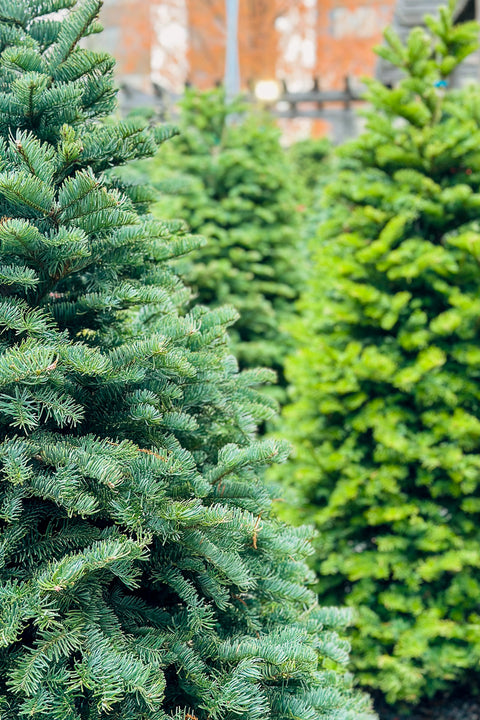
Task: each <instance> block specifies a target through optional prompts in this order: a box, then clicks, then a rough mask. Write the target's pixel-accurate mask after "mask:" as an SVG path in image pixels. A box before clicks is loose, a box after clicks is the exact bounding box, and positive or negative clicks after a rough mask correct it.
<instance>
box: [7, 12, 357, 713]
mask: <svg viewBox="0 0 480 720" xmlns="http://www.w3.org/2000/svg"><path fill="white" fill-rule="evenodd" d="M99 7H100V2H98V0H83V1H82V2H78V3H77V2H76V1H75V0H0V51H1V54H0V78H1V87H0V136H1V140H0V217H1V221H0V243H1V246H0V247H1V250H0V253H1V262H0V278H1V285H0V326H1V342H0V428H1V443H0V717H1V718H2V720H18V718H20V717H30V718H33V720H101V719H103V718H105V719H107V718H111V719H112V720H167V719H170V720H173V719H175V720H186V719H187V718H189V719H190V720H192V719H193V718H197V719H198V720H207V718H208V719H209V720H220V719H222V720H239V718H242V719H244V720H264V719H265V718H271V719H272V720H273V719H275V720H287V718H288V719H291V718H293V717H295V718H302V720H311V719H312V720H313V719H317V720H320V719H323V718H330V719H331V720H334V719H336V718H361V717H369V713H368V707H367V706H366V705H365V702H364V701H363V700H362V699H361V698H357V697H356V696H355V695H352V694H350V692H349V690H348V689H346V687H345V683H344V680H343V679H342V675H341V674H339V673H338V672H337V671H336V670H335V669H334V668H335V667H336V663H337V662H340V663H342V662H344V661H345V660H346V658H347V652H348V647H347V645H346V643H345V641H342V640H341V639H339V637H338V635H337V633H336V630H335V629H336V628H341V627H342V626H343V625H344V624H345V622H346V620H347V616H348V612H341V611H339V610H336V609H331V608H330V609H321V608H319V607H318V606H317V605H316V604H315V602H314V596H313V594H312V591H311V590H310V589H308V584H309V583H311V580H312V578H311V576H310V575H309V572H308V571H307V570H306V566H305V564H304V562H303V558H304V556H305V555H307V554H308V553H309V552H310V546H309V543H308V532H307V531H306V530H298V531H297V530H293V529H290V528H288V527H285V526H281V525H280V524H279V523H277V522H276V521H275V520H274V519H273V518H272V516H271V512H270V506H271V500H270V497H269V494H268V492H267V489H266V487H265V486H264V484H263V483H262V480H261V478H260V475H259V473H260V472H261V469H262V467H263V466H264V465H266V464H268V463H269V462H271V461H272V460H273V459H274V458H281V457H282V455H284V454H285V448H284V447H283V446H282V445H281V444H276V443H273V442H262V443H259V442H256V441H255V426H256V423H257V422H258V421H261V420H263V419H264V418H265V417H267V416H268V415H269V413H270V410H269V406H268V403H267V402H266V401H265V400H263V399H262V396H261V395H260V394H259V393H258V392H257V391H256V390H255V386H256V385H257V384H258V383H259V382H262V380H263V379H264V377H265V373H263V372H255V371H249V372H245V373H240V374H239V373H238V371H237V367H236V362H235V360H234V358H233V357H231V356H230V355H229V354H228V350H227V346H226V327H227V326H228V325H229V324H230V323H231V322H232V321H233V320H234V318H235V317H236V316H235V313H234V311H233V310H231V309H228V308H224V309H217V310H205V309H200V308H196V307H194V308H193V309H191V310H190V312H185V311H184V303H185V302H186V300H187V299H188V296H189V295H188V291H186V290H185V288H184V286H183V285H182V283H181V281H180V280H179V279H178V277H176V276H175V275H174V274H173V273H172V271H171V269H170V267H169V265H168V262H167V261H168V259H169V258H174V257H178V256H179V255H180V254H181V253H184V252H186V251H187V250H189V249H191V248H192V247H194V246H195V240H194V239H193V238H191V237H189V236H187V235H181V234H174V233H173V230H174V228H173V227H172V226H169V225H168V224H165V223H162V222H159V221H157V220H155V219H154V218H153V217H152V216H151V215H149V214H148V212H147V208H148V203H149V202H150V200H151V199H152V192H151V190H150V189H148V188H146V187H142V186H135V185H129V184H127V183H125V182H124V181H122V180H121V179H119V177H118V176H117V175H116V174H115V168H116V167H118V166H120V165H122V164H123V163H125V162H126V161H127V160H129V159H131V158H137V157H144V156H148V155H151V154H153V153H154V151H155V149H156V147H157V144H158V143H160V142H161V141H163V140H164V139H165V138H166V137H167V136H168V135H169V134H171V132H170V131H169V130H168V129H164V130H162V129H160V130H155V131H154V130H152V129H150V128H149V127H148V126H147V125H146V124H145V123H144V122H143V121H142V120H139V119H136V120H131V121H126V122H114V121H111V122H110V123H109V124H108V127H106V126H105V125H102V123H101V122H100V119H101V118H103V117H104V116H106V115H108V113H109V112H110V111H111V110H112V109H113V108H114V104H115V93H114V90H113V85H112V75H111V73H112V65H113V61H112V59H111V58H110V57H109V56H108V55H106V54H104V53H94V52H90V51H86V50H84V49H82V48H80V47H79V45H78V43H79V41H80V39H81V38H82V37H83V36H85V35H86V34H88V33H90V32H93V31H95V30H97V29H98V28H97V20H96V18H97V15H98V11H99ZM56 11H66V12H61V13H58V14H57V12H56ZM132 318H133V319H132ZM362 707H363V708H365V711H363V710H362Z"/></svg>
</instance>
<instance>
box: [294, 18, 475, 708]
mask: <svg viewBox="0 0 480 720" xmlns="http://www.w3.org/2000/svg"><path fill="white" fill-rule="evenodd" d="M451 11H452V8H451V7H450V10H447V9H446V8H442V9H441V11H440V17H439V19H438V20H434V19H429V20H428V21H427V22H428V31H424V30H422V29H419V28H417V29H415V30H414V31H413V32H412V33H411V35H410V37H409V39H408V42H407V44H406V45H403V44H402V43H401V42H400V41H399V39H398V38H397V37H396V36H395V35H394V34H393V33H392V32H391V31H390V30H389V31H387V33H386V41H387V44H386V45H385V46H384V47H382V48H381V49H380V51H379V52H380V53H381V54H382V55H383V56H384V57H386V58H387V59H388V60H390V61H391V62H393V63H394V64H395V65H397V66H398V67H399V68H400V69H401V70H402V71H403V73H404V77H403V80H402V81H401V82H400V84H399V86H398V87H396V88H393V89H388V88H386V87H383V86H382V85H381V84H379V83H378V82H376V81H371V82H369V94H368V100H369V102H370V103H371V110H370V112H369V113H368V123H367V129H366V132H365V133H364V134H363V135H362V136H361V137H360V138H359V139H358V140H356V141H354V142H352V143H350V144H349V145H347V146H346V147H345V148H344V149H343V150H342V154H344V155H346V156H348V158H349V164H350V169H347V170H343V171H341V172H340V173H339V175H338V177H337V178H336V180H335V181H334V182H333V183H332V184H331V185H330V186H329V187H328V188H327V190H326V195H327V199H326V202H327V204H328V205H329V207H330V212H329V215H328V219H327V220H326V221H325V222H324V223H323V224H322V226H321V227H320V229H319V231H318V235H317V237H316V248H315V264H314V273H313V277H312V280H311V282H310V284H309V287H308V289H307V290H306V292H305V294H304V295H303V297H302V299H301V302H300V306H299V307H300V310H301V312H302V319H301V320H300V321H299V322H298V323H296V325H295V328H294V334H295V338H296V341H297V343H298V346H299V349H298V352H297V353H296V354H293V355H292V356H291V358H290V360H289V362H288V378H289V380H290V382H291V392H292V404H291V405H290V406H288V407H287V408H286V410H285V414H284V428H285V434H286V435H287V437H288V438H289V439H293V440H294V441H295V442H296V446H297V455H296V458H295V459H294V460H293V461H292V462H291V463H290V465H289V466H287V467H286V469H285V471H284V477H285V482H286V483H288V484H289V485H290V486H291V487H294V488H296V490H297V492H298V493H299V494H300V499H299V500H298V506H297V511H296V513H297V515H300V516H301V518H302V520H304V519H308V520H310V521H313V522H314V523H315V524H316V526H317V527H318V528H319V530H320V540H319V542H318V546H317V567H318V569H319V571H320V573H321V580H320V584H319V590H320V599H321V601H322V602H332V601H334V602H335V603H347V604H348V605H352V606H359V608H360V610H359V621H358V628H357V631H356V635H355V637H354V662H355V665H356V668H357V672H358V677H359V678H360V681H361V682H362V683H363V684H365V685H367V686H371V687H374V688H380V689H381V691H382V692H384V693H385V694H386V696H387V699H388V700H389V701H390V702H394V701H396V700H398V699H404V700H407V701H410V702H414V701H417V700H418V699H419V698H420V697H421V696H423V695H432V694H433V693H435V692H436V691H440V690H448V689H449V688H450V687H452V685H453V684H461V683H462V682H467V678H468V681H469V682H470V680H471V679H472V673H477V672H478V668H479V660H480V606H479V597H480V494H479V481H480V321H479V318H480V295H479V289H480V222H479V216H480V91H479V88H478V85H471V86H468V87H464V88H463V89H458V90H455V89H453V88H450V86H449V84H450V83H451V78H452V71H453V70H454V68H455V67H456V66H457V65H458V63H459V62H460V61H461V60H462V59H463V58H464V57H465V56H466V55H468V54H469V53H470V52H471V51H472V50H473V49H474V48H475V47H476V46H477V37H478V27H477V25H476V24H474V23H470V24H464V25H461V26H453V25H452V19H451V14H452V13H451ZM302 503H304V504H305V506H304V507H302ZM287 514H290V515H292V514H295V511H294V510H292V509H291V508H290V510H288V512H287ZM475 677H476V681H478V679H479V676H478V675H476V676H475Z"/></svg>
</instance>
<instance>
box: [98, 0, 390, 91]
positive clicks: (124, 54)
mask: <svg viewBox="0 0 480 720" xmlns="http://www.w3.org/2000/svg"><path fill="white" fill-rule="evenodd" d="M394 2H395V0H240V18H239V54H240V71H241V78H242V83H243V84H244V85H246V84H247V83H248V81H249V80H257V79H260V78H266V77H275V76H276V77H281V78H285V79H287V80H292V81H293V82H296V83H299V82H301V81H302V80H303V81H304V82H305V83H307V84H308V82H309V81H310V82H311V79H312V77H314V76H318V77H320V78H321V82H322V87H325V88H335V87H338V86H339V85H340V84H342V82H343V78H344V77H345V76H346V75H352V76H357V77H358V76H362V75H371V74H372V73H373V72H374V67H375V62H376V59H375V55H374V53H373V51H372V48H373V46H374V45H376V44H377V43H378V42H379V41H380V39H381V33H382V30H383V29H384V27H385V26H386V24H387V23H388V22H390V20H391V17H392V14H393V6H394ZM102 21H103V24H104V27H105V31H106V32H105V33H104V34H103V35H102V36H100V38H101V40H100V42H101V43H102V46H103V47H105V44H107V45H108V49H109V50H110V51H111V52H113V53H114V54H115V56H116V57H117V59H118V73H119V75H120V76H121V77H122V78H124V79H126V80H127V81H129V82H132V83H133V84H136V85H137V86H139V87H143V88H147V87H148V85H149V83H150V81H151V79H152V78H153V80H155V81H156V82H158V83H159V84H161V85H163V86H165V87H167V88H168V89H172V90H179V89H180V87H181V86H182V85H183V83H184V82H185V81H187V80H188V81H190V82H191V83H192V84H193V85H195V86H198V87H210V86H212V85H213V84H215V82H218V81H219V80H221V79H222V77H223V71H224V62H225V40H226V29H225V26H226V22H225V0H105V3H104V8H103V10H102Z"/></svg>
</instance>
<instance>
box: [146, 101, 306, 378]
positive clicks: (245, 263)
mask: <svg viewBox="0 0 480 720" xmlns="http://www.w3.org/2000/svg"><path fill="white" fill-rule="evenodd" d="M229 115H230V118H232V116H233V122H228V116H229ZM180 128H181V133H180V136H179V137H177V138H175V140H174V141H172V142H171V143H168V145H166V146H165V147H164V148H162V150H161V151H160V152H159V154H158V156H157V158H156V159H155V160H154V161H153V162H152V163H151V165H150V167H149V168H148V173H149V176H150V178H151V179H152V180H153V181H157V182H161V180H162V179H163V178H165V177H167V181H166V182H164V183H162V184H161V187H162V189H163V190H165V191H166V192H167V193H168V194H167V196H166V197H165V198H164V200H163V202H162V203H160V205H159V208H158V211H157V212H159V214H160V215H161V216H162V217H169V218H175V217H181V218H183V219H184V220H185V221H186V222H187V224H188V226H189V227H190V229H191V231H192V232H194V233H200V234H201V235H203V236H204V237H205V238H206V244H205V245H204V246H203V247H202V248H200V249H198V250H197V251H196V252H194V253H192V255H191V256H190V257H189V258H188V259H187V262H186V263H185V264H183V266H182V273H183V274H184V276H185V278H186V281H187V283H188V284H189V285H190V286H191V287H192V288H193V289H194V291H195V294H196V297H197V300H198V302H200V303H203V304H205V305H208V306H215V307H216V306H218V305H223V304H225V303H229V304H232V305H233V306H234V307H235V308H236V309H237V310H238V312H239V315H240V318H239V320H238V321H237V322H236V323H235V325H234V327H233V328H232V332H231V336H232V341H233V347H234V349H235V352H236V354H237V356H238V359H239V362H240V367H242V368H243V367H258V366H266V367H270V368H273V369H274V370H275V371H276V372H277V374H278V376H279V382H280V384H282V383H283V363H284V358H285V355H286V353H287V351H288V349H289V347H291V346H290V345H289V338H288V336H287V334H286V333H285V331H284V329H283V328H284V325H285V322H286V320H287V319H288V318H289V317H290V316H291V314H292V313H293V310H294V300H295V299H296V298H297V297H298V295H299V291H300V288H301V285H302V283H303V281H304V272H305V267H304V255H303V252H302V243H301V240H300V226H301V225H300V212H299V211H298V205H299V204H300V203H301V202H302V200H301V193H300V192H299V188H300V183H299V181H298V177H297V175H296V172H295V165H294V164H293V163H291V162H289V159H288V155H287V154H286V153H285V151H284V150H283V148H282V147H281V145H280V134H279V131H278V129H277V128H276V127H275V125H274V123H273V122H272V121H271V120H270V119H269V118H268V117H267V116H266V115H263V114H257V113H254V112H252V111H247V110H246V108H245V107H244V106H243V105H242V103H241V102H240V101H235V102H234V104H233V105H226V103H225V97H224V92H223V90H220V89H217V90H212V91H208V92H206V93H199V92H197V91H194V90H190V91H188V92H187V94H186V97H185V98H184V100H183V101H182V103H181V119H180Z"/></svg>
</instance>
